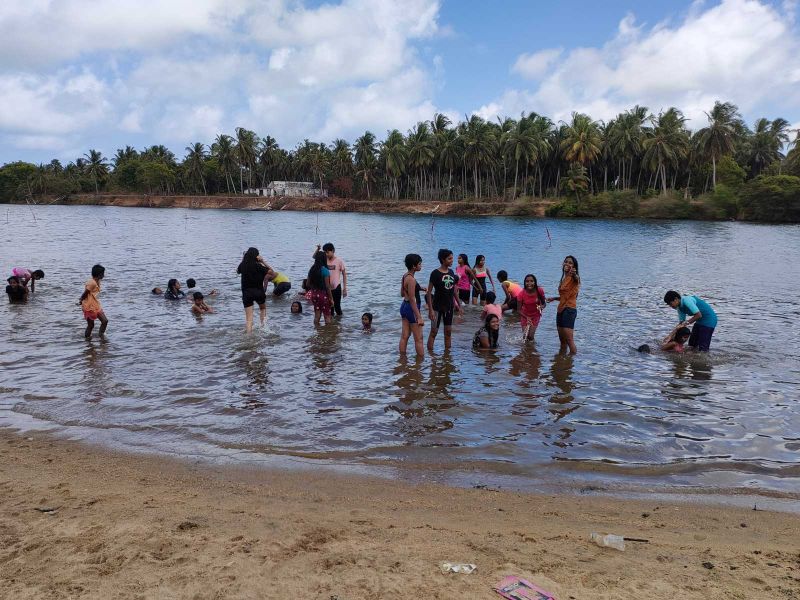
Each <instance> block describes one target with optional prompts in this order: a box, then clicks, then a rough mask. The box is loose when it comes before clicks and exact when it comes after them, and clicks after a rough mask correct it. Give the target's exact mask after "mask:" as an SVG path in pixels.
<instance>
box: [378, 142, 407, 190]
mask: <svg viewBox="0 0 800 600" xmlns="http://www.w3.org/2000/svg"><path fill="white" fill-rule="evenodd" d="M407 160H408V151H407V148H406V145H405V140H403V134H402V133H400V132H399V131H397V129H392V130H391V131H390V132H389V133H388V135H387V136H386V141H384V142H383V148H382V151H381V162H382V163H383V169H384V171H385V172H386V175H387V176H388V177H389V180H390V186H389V190H390V193H391V195H392V197H393V198H394V199H395V200H397V199H399V197H400V186H399V184H398V180H399V179H400V177H402V176H403V174H404V173H405V171H406V161H407Z"/></svg>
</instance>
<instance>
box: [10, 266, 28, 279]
mask: <svg viewBox="0 0 800 600" xmlns="http://www.w3.org/2000/svg"><path fill="white" fill-rule="evenodd" d="M11 274H12V275H16V276H17V277H19V279H20V283H25V282H26V281H28V280H29V279H30V278H31V277H33V275H31V272H30V271H29V270H28V269H25V268H23V267H14V268H13V269H11Z"/></svg>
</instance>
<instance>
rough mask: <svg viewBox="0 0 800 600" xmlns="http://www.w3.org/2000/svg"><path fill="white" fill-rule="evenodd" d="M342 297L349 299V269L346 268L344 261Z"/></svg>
mask: <svg viewBox="0 0 800 600" xmlns="http://www.w3.org/2000/svg"><path fill="white" fill-rule="evenodd" d="M342 297H343V298H346V297H347V267H345V266H344V261H342Z"/></svg>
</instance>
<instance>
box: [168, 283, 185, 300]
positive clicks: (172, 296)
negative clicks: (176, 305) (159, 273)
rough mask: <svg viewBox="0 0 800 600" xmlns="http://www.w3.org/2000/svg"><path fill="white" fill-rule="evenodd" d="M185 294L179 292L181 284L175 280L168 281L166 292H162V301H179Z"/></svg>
mask: <svg viewBox="0 0 800 600" xmlns="http://www.w3.org/2000/svg"><path fill="white" fill-rule="evenodd" d="M185 296H186V294H185V293H184V292H183V291H181V282H180V281H178V280H177V279H170V280H169V281H168V282H167V291H166V292H164V300H180V299H181V298H184V297H185Z"/></svg>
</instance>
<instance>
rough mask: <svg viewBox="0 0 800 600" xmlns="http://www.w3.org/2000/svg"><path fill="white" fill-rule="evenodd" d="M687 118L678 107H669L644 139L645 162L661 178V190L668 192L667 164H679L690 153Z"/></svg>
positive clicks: (656, 120) (654, 121) (655, 120)
mask: <svg viewBox="0 0 800 600" xmlns="http://www.w3.org/2000/svg"><path fill="white" fill-rule="evenodd" d="M685 123H686V118H685V117H684V116H683V113H681V111H679V110H678V109H677V108H669V109H668V110H667V111H666V112H662V113H660V114H659V115H658V118H656V119H654V120H653V128H652V130H649V131H648V132H647V138H646V139H645V140H644V142H643V144H642V147H643V148H644V158H643V160H644V162H645V163H647V164H648V165H649V166H650V168H651V169H653V170H654V171H655V173H656V183H658V177H660V178H661V190H662V193H663V194H664V195H666V194H667V166H670V165H672V166H677V165H678V163H679V161H680V160H682V159H684V158H686V156H687V155H688V154H689V133H688V132H687V131H686V127H685Z"/></svg>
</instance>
